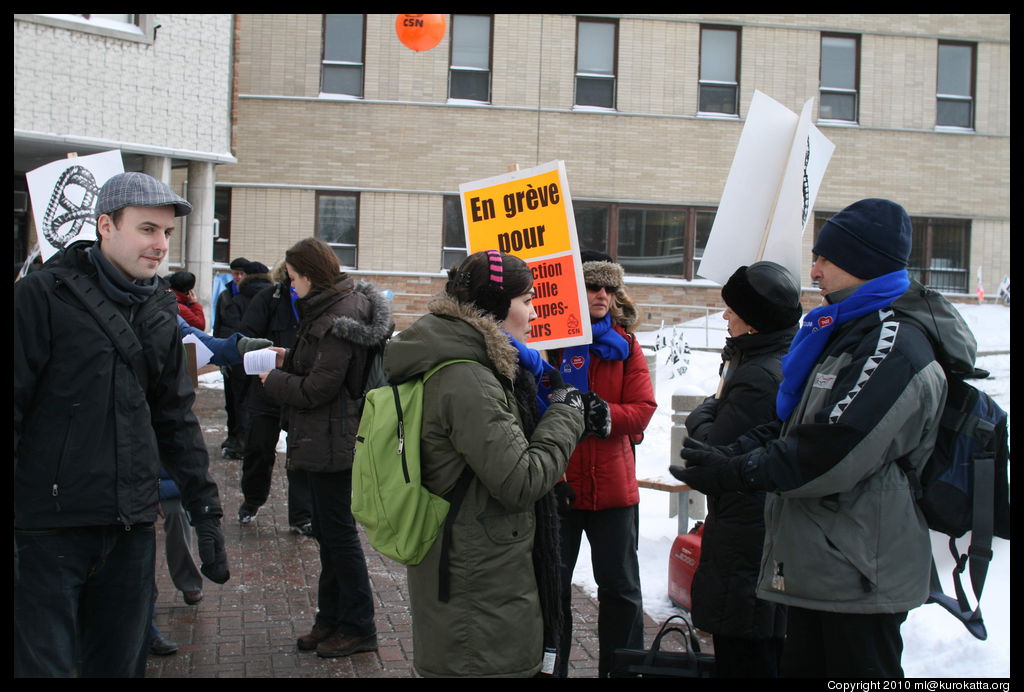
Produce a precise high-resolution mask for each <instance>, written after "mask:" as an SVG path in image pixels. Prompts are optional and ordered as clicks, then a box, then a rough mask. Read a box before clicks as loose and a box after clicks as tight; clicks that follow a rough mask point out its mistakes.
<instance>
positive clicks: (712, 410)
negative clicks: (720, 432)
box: [686, 396, 719, 432]
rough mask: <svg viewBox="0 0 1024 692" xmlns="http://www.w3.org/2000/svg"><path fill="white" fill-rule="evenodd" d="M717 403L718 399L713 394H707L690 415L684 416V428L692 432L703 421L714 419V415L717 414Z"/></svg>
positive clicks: (702, 423) (703, 422) (709, 421)
mask: <svg viewBox="0 0 1024 692" xmlns="http://www.w3.org/2000/svg"><path fill="white" fill-rule="evenodd" d="M718 404H719V401H718V399H716V398H715V397H713V396H709V397H708V398H707V399H705V400H704V401H702V402H701V403H700V405H699V406H697V408H695V409H693V411H691V412H690V415H688V416H687V417H686V429H687V430H689V431H690V432H693V431H694V430H696V429H697V428H699V427H700V426H702V425H704V424H705V423H711V422H713V421H714V420H715V416H716V415H718Z"/></svg>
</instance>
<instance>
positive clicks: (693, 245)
mask: <svg viewBox="0 0 1024 692" xmlns="http://www.w3.org/2000/svg"><path fill="white" fill-rule="evenodd" d="M573 210H574V212H575V217H576V233H577V236H578V237H579V241H580V249H581V250H598V251H600V252H604V253H607V254H608V255H611V257H612V258H613V259H615V261H616V262H618V263H619V264H621V265H622V267H623V268H624V269H625V270H626V271H627V272H629V273H630V274H653V275H662V276H676V277H683V278H687V279H692V278H693V277H694V276H695V275H696V267H697V264H699V262H700V258H701V256H702V255H703V254H704V246H705V245H706V244H707V239H708V235H709V234H710V233H711V224H712V223H713V222H714V219H715V211H714V210H713V209H699V208H696V207H678V206H668V205H652V206H645V205H636V204H614V203H613V204H599V203H593V202H574V203H573Z"/></svg>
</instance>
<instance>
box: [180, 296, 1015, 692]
mask: <svg viewBox="0 0 1024 692" xmlns="http://www.w3.org/2000/svg"><path fill="white" fill-rule="evenodd" d="M957 307H958V309H959V310H960V312H961V314H962V315H963V317H964V319H965V320H966V321H967V323H968V325H970V327H971V329H972V330H973V331H974V334H975V337H976V338H977V340H978V351H979V352H987V351H1009V349H1010V309H1009V308H1007V307H1003V306H1000V305H957ZM721 316H722V313H721V312H718V313H715V314H712V315H711V316H710V317H709V319H708V320H707V324H705V320H704V319H703V318H701V319H698V320H693V321H692V322H687V323H686V324H683V325H679V326H677V327H665V328H663V329H662V330H661V331H662V333H663V334H664V335H665V336H666V337H667V338H668V339H670V340H671V339H672V337H673V335H674V334H675V335H676V336H678V337H679V338H680V339H681V340H685V341H686V343H687V344H689V345H690V346H691V348H692V347H709V348H714V349H720V348H721V347H722V345H723V344H724V343H725V336H726V333H725V321H724V320H722V319H721ZM657 336H658V332H645V333H640V334H638V335H637V338H638V339H639V341H640V343H641V344H643V345H645V346H653V345H654V344H655V341H656V339H657ZM667 355H668V353H667V351H666V350H662V351H661V352H660V353H659V355H658V365H659V367H658V374H657V382H656V388H655V392H656V397H657V400H658V410H657V412H656V413H655V415H654V418H653V419H652V420H651V423H650V425H649V426H648V428H647V431H646V433H645V437H644V441H643V443H642V444H641V445H640V446H639V447H637V477H639V478H650V479H659V480H664V481H667V482H676V481H675V480H674V479H673V478H672V476H671V475H669V473H668V466H669V464H670V463H674V461H675V457H674V456H673V453H671V452H670V449H669V447H670V439H671V438H670V435H671V430H672V395H673V394H699V395H705V394H710V393H712V392H714V390H715V388H716V387H717V385H718V364H719V361H720V357H719V354H718V353H717V352H713V351H698V350H692V352H691V353H690V363H689V366H688V368H687V371H686V373H685V374H683V375H682V376H678V377H670V368H669V367H668V366H667V364H666V362H665V360H666V357H667ZM977 366H978V367H979V368H983V369H985V370H988V371H989V372H990V373H991V378H990V379H987V380H981V381H974V384H975V386H977V387H978V388H979V389H982V390H984V391H985V392H987V393H988V394H989V395H990V396H992V397H993V398H994V399H995V400H996V402H997V403H998V404H999V405H1000V406H1001V407H1002V408H1003V409H1004V410H1005V411H1006V412H1007V413H1009V412H1010V356H1009V354H1006V353H1003V354H998V355H988V356H983V357H980V358H978V362H977ZM199 382H200V385H201V386H204V387H211V388H217V389H222V388H223V386H224V385H223V381H222V379H221V376H220V372H219V371H217V372H213V373H210V374H208V375H202V376H200V378H199ZM284 441H285V434H284V433H282V435H281V441H280V443H279V445H278V451H281V452H283V451H284V450H285V446H284ZM668 506H669V499H668V494H667V493H664V492H661V491H658V490H648V489H644V488H641V489H640V542H639V543H640V548H639V557H640V571H641V583H642V586H643V594H644V610H645V611H646V612H647V613H648V615H650V616H651V618H653V619H654V620H655V621H662V620H664V619H665V618H667V617H668V616H669V615H674V614H677V613H680V612H683V611H680V610H679V609H677V608H676V607H675V606H673V605H672V603H671V602H670V601H669V599H668V555H669V551H670V549H671V547H672V542H673V541H674V540H675V537H676V535H677V530H678V523H677V519H676V518H674V517H669V516H668ZM690 524H691V525H692V524H693V520H692V519H691V520H690ZM960 543H961V545H960V549H961V551H966V539H961V541H960ZM932 549H933V554H934V557H935V563H936V565H937V567H938V571H939V574H940V576H941V577H942V581H943V586H944V589H945V591H946V593H947V594H952V593H953V589H952V580H951V577H950V573H951V571H952V567H953V559H952V557H951V556H950V553H949V549H948V547H947V539H946V538H945V537H944V536H942V535H941V534H936V533H934V532H933V533H932ZM993 552H994V553H995V555H994V557H993V559H992V563H991V565H990V567H989V572H988V579H987V581H986V583H985V591H984V594H983V596H982V604H983V608H982V612H983V613H984V615H985V623H986V625H987V627H988V639H987V640H986V641H979V640H977V639H975V638H974V637H972V636H971V635H970V634H968V633H967V631H966V630H965V629H964V628H963V626H962V625H961V624H960V623H959V622H958V621H957V620H955V619H954V618H953V616H951V615H950V614H948V613H947V612H946V611H945V610H943V609H942V608H940V607H939V606H937V605H926V606H922V607H920V608H916V609H915V610H913V611H911V613H910V615H909V616H908V618H907V621H906V623H904V625H903V629H902V632H903V642H904V652H903V670H904V672H905V673H906V675H907V676H908V677H944V678H975V677H1009V675H1010V543H1009V541H1005V540H1002V539H999V538H996V539H994V545H993ZM964 579H965V587H966V588H967V589H968V591H969V590H970V581H969V578H968V577H967V576H966V575H965V576H964ZM573 581H574V582H575V583H577V584H580V585H581V586H582V587H583V588H584V589H587V590H589V591H590V593H591V594H592V595H595V596H596V594H597V585H596V583H595V582H594V577H593V573H592V571H591V566H590V546H589V545H588V543H587V542H586V541H583V544H582V545H581V546H580V554H579V559H578V561H577V563H576V570H575V572H574V573H573Z"/></svg>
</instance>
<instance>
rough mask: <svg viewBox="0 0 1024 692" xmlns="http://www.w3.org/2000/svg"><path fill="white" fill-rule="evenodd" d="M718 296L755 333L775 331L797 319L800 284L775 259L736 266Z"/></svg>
mask: <svg viewBox="0 0 1024 692" xmlns="http://www.w3.org/2000/svg"><path fill="white" fill-rule="evenodd" d="M722 299H723V300H724V301H725V304H726V305H728V306H729V307H730V308H731V309H732V311H733V312H735V313H736V314H737V315H739V316H740V319H742V320H743V321H744V322H746V323H747V324H749V325H750V326H751V327H753V328H754V329H756V330H757V331H759V332H765V333H767V332H776V331H779V330H780V329H786V328H788V327H792V326H793V325H795V324H796V323H797V322H799V321H800V315H802V314H803V308H802V307H801V306H800V285H799V284H798V283H797V281H796V279H794V278H793V275H792V274H790V273H789V271H788V270H787V269H786V268H785V267H783V266H782V265H779V264H776V263H775V262H768V261H764V262H755V263H754V264H751V265H750V266H749V267H740V268H739V269H737V270H736V271H735V272H733V275H732V276H730V277H729V280H728V281H726V282H725V286H723V287H722Z"/></svg>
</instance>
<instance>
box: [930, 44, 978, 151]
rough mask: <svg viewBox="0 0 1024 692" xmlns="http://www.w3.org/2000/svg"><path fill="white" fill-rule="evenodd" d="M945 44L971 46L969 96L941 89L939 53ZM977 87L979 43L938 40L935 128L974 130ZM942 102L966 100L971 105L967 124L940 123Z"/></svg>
mask: <svg viewBox="0 0 1024 692" xmlns="http://www.w3.org/2000/svg"><path fill="white" fill-rule="evenodd" d="M943 46H959V47H963V48H969V49H970V51H971V64H970V88H969V91H970V93H969V94H968V95H967V96H964V95H962V94H943V93H942V92H940V91H939V83H940V82H941V80H942V75H941V74H940V72H939V69H940V64H941V63H940V61H939V54H940V53H941V52H942V47H943ZM977 88H978V44H977V43H974V42H972V41H945V40H939V41H937V42H936V48H935V128H936V129H940V130H941V129H944V130H959V131H968V130H969V131H973V130H974V123H975V118H976V115H977V114H976V107H977V102H978V100H977ZM941 102H958V103H963V102H966V103H967V104H968V106H969V113H970V114H969V116H968V124H967V125H949V124H942V123H939V105H940V103H941Z"/></svg>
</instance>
